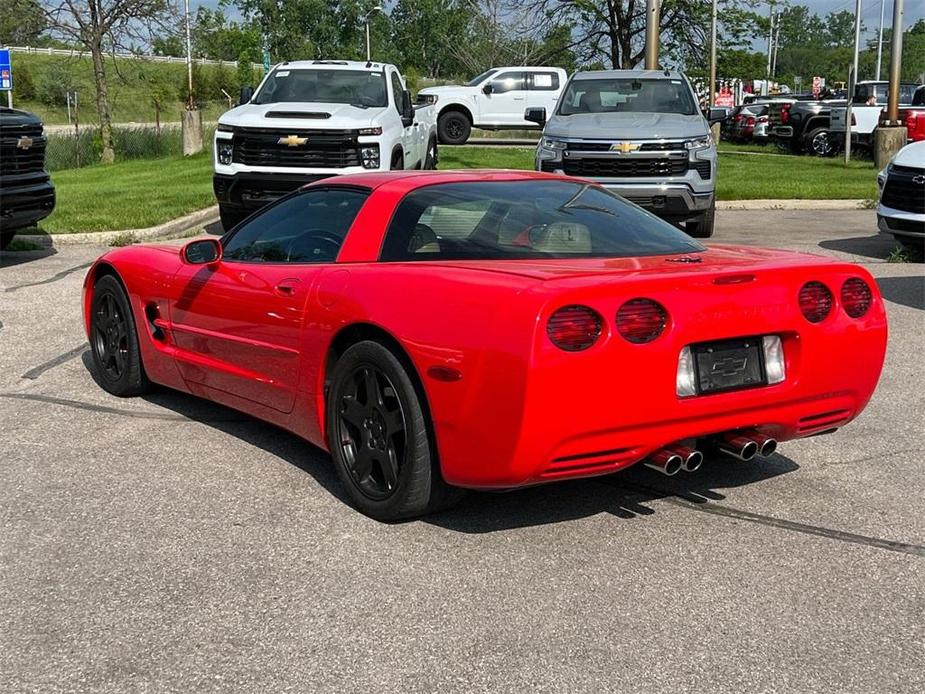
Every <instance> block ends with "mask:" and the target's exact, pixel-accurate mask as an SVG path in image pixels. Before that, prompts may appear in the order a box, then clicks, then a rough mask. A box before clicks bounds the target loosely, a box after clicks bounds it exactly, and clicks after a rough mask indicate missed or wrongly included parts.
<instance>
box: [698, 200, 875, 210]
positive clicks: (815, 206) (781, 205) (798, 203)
mask: <svg viewBox="0 0 925 694" xmlns="http://www.w3.org/2000/svg"><path fill="white" fill-rule="evenodd" d="M716 209H717V210H750V211H754V210H872V209H873V208H872V207H871V206H870V200H864V199H848V200H717V201H716Z"/></svg>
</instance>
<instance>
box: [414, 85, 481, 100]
mask: <svg viewBox="0 0 925 694" xmlns="http://www.w3.org/2000/svg"><path fill="white" fill-rule="evenodd" d="M478 91H479V88H478V87H465V86H463V85H461V84H444V85H443V86H440V87H427V88H425V89H422V90H421V91H419V92H418V94H427V95H430V96H438V97H442V98H444V99H449V98H450V97H467V96H469V97H471V96H474V95H475V94H477V93H478Z"/></svg>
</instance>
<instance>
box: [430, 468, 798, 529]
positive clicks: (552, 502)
mask: <svg viewBox="0 0 925 694" xmlns="http://www.w3.org/2000/svg"><path fill="white" fill-rule="evenodd" d="M798 469H799V465H797V464H796V463H795V462H793V461H792V460H791V459H790V458H787V457H785V456H782V455H779V454H778V455H773V456H771V457H770V458H764V459H762V458H756V459H755V460H753V461H751V462H748V463H742V462H739V461H736V460H733V459H731V458H721V457H715V458H714V457H708V458H707V459H706V460H705V462H704V464H703V467H702V468H700V470H698V471H697V472H693V473H686V472H681V473H678V474H677V475H675V476H673V477H666V476H664V475H662V474H661V473H659V472H656V471H654V470H650V469H649V468H647V467H644V466H643V465H633V466H632V467H630V468H628V469H627V470H624V471H622V472H618V473H616V474H613V475H607V476H604V477H594V478H591V479H585V480H576V481H573V482H557V483H552V484H547V485H542V486H538V487H531V488H529V489H521V490H515V491H511V492H506V493H489V492H470V493H469V494H468V495H467V496H466V498H465V499H464V500H463V501H462V503H460V504H459V506H457V507H455V508H452V509H450V510H448V511H445V512H443V513H439V514H435V515H432V516H427V517H426V518H424V519H423V520H424V521H426V522H428V523H432V524H433V525H437V526H440V527H442V528H446V529H447V530H453V531H456V532H462V533H472V534H480V533H490V532H496V531H501V530H512V529H515V528H524V527H530V526H534V525H547V524H551V523H561V522H564V521H571V520H577V519H580V518H587V517H590V516H595V515H598V514H602V513H608V514H610V515H612V516H615V517H617V518H622V519H632V518H639V517H642V516H650V515H653V514H655V513H656V510H655V508H653V506H652V505H651V502H653V501H657V500H659V499H665V498H668V497H675V498H677V499H681V500H683V501H685V502H688V503H693V504H706V503H710V502H716V501H722V500H724V499H725V498H726V494H724V493H723V492H720V491H718V490H720V489H723V490H726V489H729V488H734V487H741V486H745V485H749V484H755V483H757V482H761V481H764V480H767V479H771V478H772V477H777V476H779V475H783V474H786V473H789V472H793V471H795V470H798Z"/></svg>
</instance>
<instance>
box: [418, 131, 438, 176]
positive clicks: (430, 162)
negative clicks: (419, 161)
mask: <svg viewBox="0 0 925 694" xmlns="http://www.w3.org/2000/svg"><path fill="white" fill-rule="evenodd" d="M421 168H422V169H426V170H427V171H433V170H434V169H436V168H437V141H436V140H434V139H431V140H430V141H429V142H428V143H427V154H425V155H424V165H423V166H422V167H421Z"/></svg>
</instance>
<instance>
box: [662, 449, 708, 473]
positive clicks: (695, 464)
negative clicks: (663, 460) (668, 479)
mask: <svg viewBox="0 0 925 694" xmlns="http://www.w3.org/2000/svg"><path fill="white" fill-rule="evenodd" d="M668 450H670V451H671V452H672V453H677V454H678V455H679V456H681V460H682V463H681V469H682V470H684V472H696V471H697V470H699V469H700V466H701V465H703V453H701V452H700V451H698V450H696V449H693V448H689V447H688V446H672V447H670V448H669V449H668Z"/></svg>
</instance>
